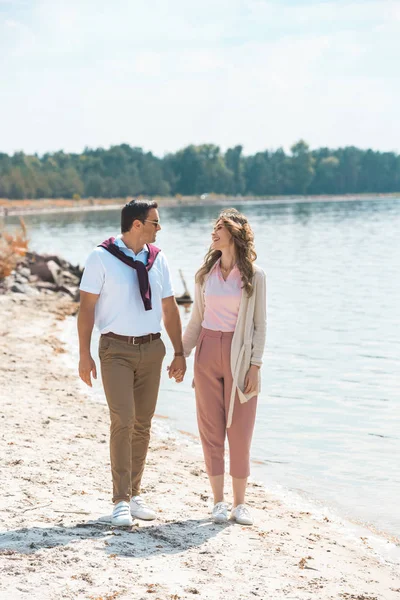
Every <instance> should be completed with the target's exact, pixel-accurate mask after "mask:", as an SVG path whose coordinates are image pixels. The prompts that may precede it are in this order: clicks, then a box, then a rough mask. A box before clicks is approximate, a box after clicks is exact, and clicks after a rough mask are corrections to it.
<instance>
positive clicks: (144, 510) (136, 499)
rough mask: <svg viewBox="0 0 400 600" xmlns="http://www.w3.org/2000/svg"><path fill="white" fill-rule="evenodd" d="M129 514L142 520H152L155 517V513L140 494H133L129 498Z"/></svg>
mask: <svg viewBox="0 0 400 600" xmlns="http://www.w3.org/2000/svg"><path fill="white" fill-rule="evenodd" d="M130 506H131V515H132V517H135V518H136V519H143V521H153V519H155V518H156V513H155V512H154V510H153V509H151V508H150V507H149V506H147V504H146V503H145V501H144V500H143V499H142V498H141V496H133V498H132V499H131V503H130Z"/></svg>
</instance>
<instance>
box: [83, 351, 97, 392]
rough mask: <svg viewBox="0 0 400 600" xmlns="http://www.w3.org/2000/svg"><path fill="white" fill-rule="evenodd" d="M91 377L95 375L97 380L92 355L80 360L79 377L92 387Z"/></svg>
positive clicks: (94, 377)
mask: <svg viewBox="0 0 400 600" xmlns="http://www.w3.org/2000/svg"><path fill="white" fill-rule="evenodd" d="M91 375H93V379H97V370H96V363H95V362H94V360H93V358H92V357H91V355H90V354H88V355H85V356H81V357H80V360H79V377H80V378H81V379H82V381H83V382H84V383H86V385H88V386H89V387H92V379H91V377H90V376H91Z"/></svg>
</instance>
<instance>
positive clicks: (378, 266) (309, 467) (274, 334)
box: [8, 199, 400, 535]
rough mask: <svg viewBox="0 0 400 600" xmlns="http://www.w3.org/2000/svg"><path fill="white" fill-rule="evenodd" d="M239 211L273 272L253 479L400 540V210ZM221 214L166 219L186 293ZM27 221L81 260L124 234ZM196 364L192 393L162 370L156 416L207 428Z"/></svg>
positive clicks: (393, 205) (104, 227)
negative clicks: (200, 419) (197, 400)
mask: <svg viewBox="0 0 400 600" xmlns="http://www.w3.org/2000/svg"><path fill="white" fill-rule="evenodd" d="M236 206H237V208H239V209H242V210H243V211H244V212H245V213H246V214H247V216H248V217H249V219H250V222H251V224H252V226H253V229H254V232H255V236H256V246H257V251H258V255H259V259H258V263H259V264H260V266H262V267H263V268H264V269H265V270H266V272H267V276H268V340H267V349H266V353H265V364H264V366H263V370H262V378H263V390H262V393H261V396H260V400H259V409H258V416H257V425H256V430H255V434H254V442H253V458H254V459H255V461H256V463H255V464H254V465H253V475H254V476H255V477H257V478H258V479H262V480H264V481H265V482H266V483H268V484H269V485H272V486H273V485H275V486H276V485H279V486H283V487H284V488H286V489H288V490H291V491H294V492H298V493H300V494H301V495H302V496H303V497H306V498H308V499H311V500H313V501H314V502H317V503H318V502H320V503H323V504H325V505H329V506H331V507H333V508H334V509H337V510H338V511H339V513H340V514H341V515H343V516H345V517H348V518H351V519H356V520H358V521H359V522H364V523H372V524H373V525H374V526H375V527H376V528H378V529H380V530H382V531H386V532H388V533H392V534H394V535H400V511H399V510H398V498H399V497H400V468H399V457H400V394H399V391H400V390H399V387H400V386H399V372H400V312H399V307H400V280H399V265H400V235H399V232H400V202H399V201H396V200H384V199H376V201H375V200H372V201H354V202H329V203H312V204H306V203H300V202H299V203H290V204H272V205H266V204H265V203H254V204H246V205H245V206H240V205H239V204H237V205H236ZM217 214H218V208H216V207H209V206H207V207H186V208H174V209H172V208H170V209H162V210H161V219H162V225H163V230H162V232H161V233H160V234H159V238H158V241H157V243H158V244H159V245H160V246H161V247H162V248H163V249H164V250H165V251H166V253H167V256H168V259H169V262H170V266H171V270H172V273H173V279H174V282H175V287H176V290H177V292H181V291H183V290H182V284H181V282H180V279H179V275H178V269H180V268H181V269H182V270H183V272H184V274H185V276H186V279H187V282H188V285H189V288H190V290H191V291H192V292H193V288H194V280H193V276H194V272H195V270H196V268H197V267H198V266H199V264H200V263H201V260H202V257H203V256H204V254H205V252H206V249H207V246H208V243H209V238H210V231H211V227H212V219H213V218H214V217H215V216H216V215H217ZM25 221H26V224H27V226H28V230H29V235H30V238H31V246H32V247H33V248H35V249H37V250H39V251H46V252H55V253H59V254H60V255H63V256H64V257H66V258H67V259H69V260H71V261H72V262H75V263H81V264H83V262H84V259H85V256H86V255H87V254H88V252H89V251H90V250H91V249H92V247H93V246H95V245H96V244H97V243H99V242H100V241H102V240H103V239H104V238H106V237H109V236H110V235H112V234H115V233H117V232H118V224H119V212H118V211H104V212H88V213H80V214H79V213H75V214H73V213H70V214H57V215H55V214H52V215H31V216H28V217H26V219H25ZM8 222H9V223H13V222H15V219H13V218H9V219H8ZM188 317H189V315H188V314H187V313H185V312H184V309H182V318H183V322H184V323H185V322H187V319H188ZM192 369H193V362H192V359H190V360H189V373H188V376H187V379H186V381H185V382H184V383H183V384H182V385H180V386H178V385H176V384H174V383H171V382H170V381H169V380H168V378H167V376H166V374H165V373H164V375H163V379H162V386H161V393H160V398H159V404H158V409H157V412H158V413H159V414H162V415H165V416H167V417H169V423H170V424H171V425H172V426H173V427H175V428H176V429H179V430H185V431H188V432H192V433H196V432H197V428H196V423H195V416H194V399H193V393H192V390H191V385H190V384H191V375H192ZM96 393H98V394H100V393H101V391H100V389H99V388H97V392H96Z"/></svg>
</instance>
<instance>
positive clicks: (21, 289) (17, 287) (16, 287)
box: [10, 283, 30, 294]
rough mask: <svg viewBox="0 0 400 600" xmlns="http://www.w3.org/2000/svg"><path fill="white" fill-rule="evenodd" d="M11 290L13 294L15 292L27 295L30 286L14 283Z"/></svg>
mask: <svg viewBox="0 0 400 600" xmlns="http://www.w3.org/2000/svg"><path fill="white" fill-rule="evenodd" d="M10 290H11V291H12V292H15V293H17V294H26V293H29V291H30V290H29V286H28V285H26V284H21V283H14V284H13V285H12V286H11V287H10Z"/></svg>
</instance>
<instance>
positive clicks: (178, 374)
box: [168, 356, 186, 383]
mask: <svg viewBox="0 0 400 600" xmlns="http://www.w3.org/2000/svg"><path fill="white" fill-rule="evenodd" d="M168 372H169V378H170V379H172V377H173V378H174V379H175V381H176V383H182V381H183V378H184V377H185V373H186V359H185V357H184V356H175V358H174V360H173V361H172V363H171V364H170V366H169V367H168Z"/></svg>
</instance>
